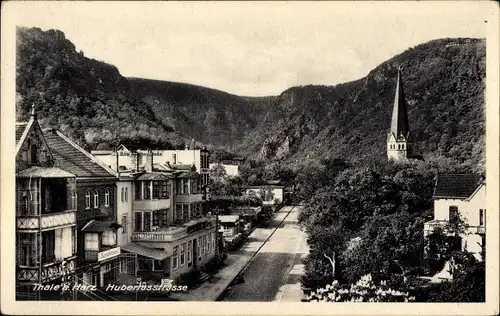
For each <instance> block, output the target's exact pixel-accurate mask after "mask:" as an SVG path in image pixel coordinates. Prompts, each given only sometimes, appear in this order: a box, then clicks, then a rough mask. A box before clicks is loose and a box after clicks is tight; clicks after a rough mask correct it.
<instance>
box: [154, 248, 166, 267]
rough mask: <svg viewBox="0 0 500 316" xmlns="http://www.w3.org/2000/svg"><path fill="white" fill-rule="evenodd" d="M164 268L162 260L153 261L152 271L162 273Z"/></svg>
mask: <svg viewBox="0 0 500 316" xmlns="http://www.w3.org/2000/svg"><path fill="white" fill-rule="evenodd" d="M162 250H163V249H162ZM164 268H165V264H164V261H163V260H153V271H163V270H164Z"/></svg>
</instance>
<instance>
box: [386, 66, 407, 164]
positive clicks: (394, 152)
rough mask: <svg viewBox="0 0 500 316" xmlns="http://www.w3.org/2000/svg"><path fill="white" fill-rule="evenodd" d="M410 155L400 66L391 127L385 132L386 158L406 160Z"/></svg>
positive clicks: (399, 160) (398, 160)
mask: <svg viewBox="0 0 500 316" xmlns="http://www.w3.org/2000/svg"><path fill="white" fill-rule="evenodd" d="M412 155H413V140H412V137H411V133H410V127H409V125H408V113H407V104H406V99H405V94H404V90H403V79H402V77H401V67H400V68H399V69H398V79H397V85H396V95H395V97H394V107H393V110H392V119H391V129H390V131H389V133H388V134H387V159H388V160H389V161H391V160H392V161H395V162H406V161H408V160H409V159H410V158H411V157H412Z"/></svg>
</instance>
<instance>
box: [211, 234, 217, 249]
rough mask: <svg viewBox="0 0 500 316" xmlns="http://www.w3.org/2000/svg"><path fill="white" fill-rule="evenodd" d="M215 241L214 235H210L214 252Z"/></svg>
mask: <svg viewBox="0 0 500 316" xmlns="http://www.w3.org/2000/svg"><path fill="white" fill-rule="evenodd" d="M216 241H217V238H215V233H212V248H213V250H214V251H215V242H216Z"/></svg>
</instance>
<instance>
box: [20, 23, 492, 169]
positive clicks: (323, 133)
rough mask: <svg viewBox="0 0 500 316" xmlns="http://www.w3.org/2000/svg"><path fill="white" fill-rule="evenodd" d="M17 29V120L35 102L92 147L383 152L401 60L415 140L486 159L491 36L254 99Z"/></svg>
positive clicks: (311, 156) (279, 156) (295, 157)
mask: <svg viewBox="0 0 500 316" xmlns="http://www.w3.org/2000/svg"><path fill="white" fill-rule="evenodd" d="M17 35H18V44H17V45H18V46H17V49H18V54H17V79H16V92H17V100H16V104H17V116H18V119H20V120H22V119H23V118H26V117H27V115H28V113H29V109H30V107H31V104H32V103H36V104H37V108H38V109H39V117H40V118H41V120H42V121H43V123H45V124H46V125H53V126H56V127H59V128H61V130H62V131H63V132H65V133H67V134H68V136H70V137H72V138H74V139H76V140H77V141H79V142H80V143H83V144H86V147H87V149H104V148H113V147H114V146H117V144H119V143H120V142H123V141H132V142H135V143H140V144H146V145H147V146H152V147H154V146H160V147H162V146H163V147H165V146H167V147H181V146H184V144H186V143H188V142H189V141H190V140H191V139H193V138H194V139H195V140H196V142H197V145H206V146H207V147H208V148H209V149H211V150H213V151H215V152H217V151H219V152H220V151H224V150H225V151H229V152H233V153H235V154H240V155H243V156H246V157H248V158H252V159H257V160H263V161H265V162H268V163H272V162H276V161H281V162H282V163H285V164H287V165H290V166H292V167H293V166H297V165H300V164H314V163H315V162H317V161H319V160H321V159H325V158H335V157H338V158H344V159H346V160H352V161H361V162H362V161H383V160H385V159H386V157H385V152H386V150H385V145H386V144H385V141H386V135H387V134H386V133H387V131H388V130H389V126H390V112H391V111H392V103H393V98H394V90H395V80H396V76H395V74H396V70H397V67H399V66H400V65H402V66H403V82H404V85H405V93H406V98H407V102H408V107H409V109H408V115H409V124H410V130H411V131H412V132H413V133H414V134H415V136H416V140H417V143H416V147H417V149H418V150H419V151H420V152H421V153H422V154H424V156H425V157H426V158H427V159H429V158H432V157H443V158H446V159H452V160H453V161H456V162H457V163H465V164H469V165H471V166H476V165H479V166H480V167H481V166H483V165H484V147H485V145H484V134H485V126H484V125H485V122H484V87H485V68H486V66H485V41H484V39H470V38H454V39H437V40H433V41H430V42H427V43H423V44H420V45H417V46H415V47H413V48H409V49H407V50H406V51H404V52H402V53H400V54H398V55H396V56H394V57H393V58H391V59H389V60H387V61H385V62H384V63H382V64H380V65H379V66H377V67H375V68H374V69H373V70H371V71H370V72H369V73H368V74H367V75H366V76H365V77H363V78H360V79H357V80H352V81H349V82H346V83H340V84H336V85H330V86H327V85H305V86H296V87H290V88H289V89H286V90H285V91H283V92H282V93H281V94H279V95H277V96H268V97H262V96H256V97H251V96H238V95H234V94H230V93H227V92H224V91H221V90H217V89H213V88H207V87H203V86H199V85H194V84H189V83H178V82H172V81H162V80H157V79H145V78H135V77H124V76H122V75H121V74H120V72H119V70H118V69H117V68H116V67H115V66H113V65H110V64H107V63H104V62H100V61H97V60H95V59H91V58H87V57H85V56H84V54H83V52H82V51H80V52H77V51H76V49H75V46H74V45H73V44H72V43H71V42H70V41H69V40H67V39H66V38H65V36H64V33H63V32H61V31H57V30H49V31H42V30H41V29H39V28H31V29H30V28H18V34H17Z"/></svg>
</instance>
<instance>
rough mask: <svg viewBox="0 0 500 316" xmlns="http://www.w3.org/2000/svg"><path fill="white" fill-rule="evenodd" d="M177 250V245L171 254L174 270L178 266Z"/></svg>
mask: <svg viewBox="0 0 500 316" xmlns="http://www.w3.org/2000/svg"><path fill="white" fill-rule="evenodd" d="M178 252H179V246H175V247H174V253H173V255H172V269H173V270H175V269H177V267H178V266H179V257H178Z"/></svg>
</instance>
